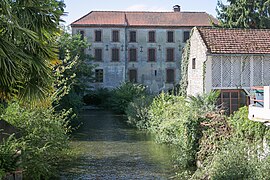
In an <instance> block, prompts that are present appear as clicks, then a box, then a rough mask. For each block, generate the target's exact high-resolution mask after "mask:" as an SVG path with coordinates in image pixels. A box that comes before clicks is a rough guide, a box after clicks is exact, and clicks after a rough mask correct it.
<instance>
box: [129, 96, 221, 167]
mask: <svg viewBox="0 0 270 180" xmlns="http://www.w3.org/2000/svg"><path fill="white" fill-rule="evenodd" d="M218 95H219V92H211V93H210V94H204V95H202V96H196V97H193V96H191V97H189V99H188V100H187V99H186V98H184V97H181V96H175V95H170V94H167V93H161V94H160V95H158V96H156V97H155V98H154V99H153V100H152V102H151V100H150V101H149V102H148V100H149V99H146V98H145V97H142V98H140V99H136V100H135V101H133V102H132V103H130V104H129V106H128V109H127V115H128V122H130V123H131V124H133V125H135V126H137V127H139V128H141V129H148V130H149V131H151V132H153V133H154V134H155V135H156V140H157V141H158V142H159V143H166V144H170V145H175V146H177V147H178V149H179V151H178V153H179V154H177V155H176V157H175V158H174V159H175V160H176V162H177V164H178V165H179V166H181V167H184V168H190V167H191V168H192V167H195V166H196V159H197V152H198V151H199V140H200V138H201V136H202V127H201V123H202V122H203V121H205V120H206V119H207V117H206V116H207V113H209V112H213V111H216V110H217V108H216V106H215V102H216V101H215V100H216V98H217V97H218ZM180 154H181V155H180Z"/></svg>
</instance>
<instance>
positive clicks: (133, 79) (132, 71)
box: [129, 69, 137, 83]
mask: <svg viewBox="0 0 270 180" xmlns="http://www.w3.org/2000/svg"><path fill="white" fill-rule="evenodd" d="M129 81H130V82H133V83H137V70H136V69H130V70H129Z"/></svg>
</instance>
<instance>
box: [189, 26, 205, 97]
mask: <svg viewBox="0 0 270 180" xmlns="http://www.w3.org/2000/svg"><path fill="white" fill-rule="evenodd" d="M206 51H207V49H206V47H205V45H204V43H203V41H202V39H201V37H200V34H199V32H198V30H197V29H194V32H193V35H192V36H191V39H190V56H189V65H188V87H187V94H188V95H196V94H202V93H204V92H205V74H204V68H206V66H204V63H206V60H207V56H206ZM194 58H195V63H196V65H195V69H193V68H192V61H193V59H194ZM206 65H208V66H209V63H206ZM207 69H208V68H207Z"/></svg>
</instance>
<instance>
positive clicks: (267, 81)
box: [263, 57, 270, 86]
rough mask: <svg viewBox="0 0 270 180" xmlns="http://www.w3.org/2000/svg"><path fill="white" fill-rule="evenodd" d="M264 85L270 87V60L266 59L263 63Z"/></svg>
mask: <svg viewBox="0 0 270 180" xmlns="http://www.w3.org/2000/svg"><path fill="white" fill-rule="evenodd" d="M263 85H267V86H269V85H270V58H269V57H266V58H264V61H263Z"/></svg>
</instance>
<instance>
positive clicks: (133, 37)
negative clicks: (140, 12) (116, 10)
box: [129, 31, 136, 42]
mask: <svg viewBox="0 0 270 180" xmlns="http://www.w3.org/2000/svg"><path fill="white" fill-rule="evenodd" d="M129 42H136V31H130V32H129Z"/></svg>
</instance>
